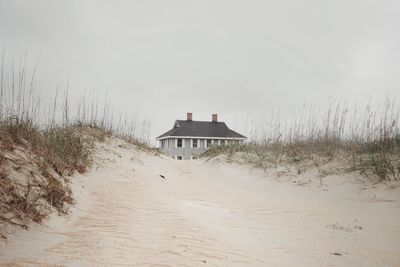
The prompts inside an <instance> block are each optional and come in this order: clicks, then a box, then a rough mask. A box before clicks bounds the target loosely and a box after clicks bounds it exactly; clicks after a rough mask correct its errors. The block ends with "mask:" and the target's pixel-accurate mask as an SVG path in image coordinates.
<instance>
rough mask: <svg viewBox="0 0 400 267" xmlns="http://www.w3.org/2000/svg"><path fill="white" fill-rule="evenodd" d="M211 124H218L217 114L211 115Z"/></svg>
mask: <svg viewBox="0 0 400 267" xmlns="http://www.w3.org/2000/svg"><path fill="white" fill-rule="evenodd" d="M212 122H218V114H212Z"/></svg>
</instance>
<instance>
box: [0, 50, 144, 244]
mask: <svg viewBox="0 0 400 267" xmlns="http://www.w3.org/2000/svg"><path fill="white" fill-rule="evenodd" d="M2 62H3V65H2V66H1V70H0V236H1V237H3V238H6V236H7V226H8V225H15V226H20V227H22V228H25V229H26V228H28V225H29V223H30V222H32V221H33V222H37V223H40V222H42V221H43V219H44V218H46V217H47V216H48V215H49V214H50V213H51V212H53V211H54V210H56V211H57V212H58V213H59V214H66V213H68V210H69V207H70V205H71V204H72V203H73V201H74V200H73V195H72V193H71V189H70V186H69V177H70V176H72V175H73V174H74V173H76V172H78V173H85V172H86V171H87V170H88V169H89V168H90V167H91V164H92V157H93V153H94V143H95V142H98V141H100V142H101V141H103V140H104V139H105V138H110V137H112V136H117V137H120V138H123V139H124V140H126V141H127V142H129V143H132V144H135V145H137V146H138V147H139V148H142V149H150V148H149V146H148V143H147V140H148V131H149V124H148V123H147V122H143V123H140V124H139V123H137V122H136V121H129V120H128V118H123V117H122V116H121V115H120V117H119V118H118V120H115V119H114V118H113V114H112V111H111V110H110V104H109V103H106V102H105V103H103V104H99V100H98V97H96V96H95V95H94V96H91V97H87V96H83V97H82V98H81V100H80V101H79V105H78V106H77V107H75V108H74V107H73V106H72V105H71V104H70V103H71V101H70V97H69V95H68V85H66V86H65V88H63V87H62V86H60V87H57V88H56V89H55V95H54V100H53V103H52V104H51V105H47V106H46V105H45V104H44V103H43V95H41V94H40V88H39V83H38V82H37V81H36V77H35V75H36V67H35V68H33V69H32V70H31V71H29V70H28V68H27V67H26V65H22V66H21V67H20V68H19V70H18V71H15V70H14V69H11V71H9V72H7V71H6V69H5V67H4V55H3V60H2ZM96 99H97V100H96ZM113 121H118V122H119V123H118V124H115V123H113Z"/></svg>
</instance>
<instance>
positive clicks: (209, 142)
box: [207, 139, 211, 147]
mask: <svg viewBox="0 0 400 267" xmlns="http://www.w3.org/2000/svg"><path fill="white" fill-rule="evenodd" d="M210 146H211V140H210V139H208V140H207V147H210Z"/></svg>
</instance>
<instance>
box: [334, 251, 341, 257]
mask: <svg viewBox="0 0 400 267" xmlns="http://www.w3.org/2000/svg"><path fill="white" fill-rule="evenodd" d="M333 255H335V256H342V253H337V252H335V253H333Z"/></svg>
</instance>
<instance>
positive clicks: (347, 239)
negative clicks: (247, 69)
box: [0, 140, 400, 266]
mask: <svg viewBox="0 0 400 267" xmlns="http://www.w3.org/2000/svg"><path fill="white" fill-rule="evenodd" d="M118 144H121V143H120V142H117V141H115V140H114V141H113V142H111V143H110V144H108V145H104V144H103V145H99V146H101V148H99V151H102V152H101V153H100V154H99V156H98V159H97V160H96V161H97V162H99V163H100V165H101V166H97V167H96V168H94V169H93V170H92V171H91V173H89V174H86V175H85V176H76V177H73V178H72V180H73V181H74V182H73V190H74V194H75V197H76V201H77V204H76V205H75V206H74V207H73V208H72V209H71V214H70V216H68V217H67V218H65V217H59V216H57V215H53V216H52V217H51V218H50V220H49V221H47V222H46V223H45V225H43V226H33V227H32V228H31V229H30V231H23V230H16V231H15V233H14V234H12V235H11V236H10V237H9V241H8V243H7V244H6V245H4V244H2V245H0V262H1V263H3V264H4V265H6V264H7V263H12V264H13V265H17V264H20V265H21V266H26V265H47V264H48V265H52V264H58V265H68V266H118V265H121V266H122V265H125V266H131V265H145V266H146V265H154V266H176V265H179V266H207V265H209V266H241V265H250V266H400V201H399V198H400V191H399V190H398V189H384V188H376V189H373V188H368V189H364V190H363V185H362V184H361V183H360V182H355V180H354V179H350V178H349V177H345V178H344V177H334V176H332V177H328V178H326V180H325V182H326V183H327V186H324V187H318V183H314V182H312V183H310V184H307V185H304V186H299V185H297V183H292V182H288V181H284V182H282V181H277V180H276V179H275V178H272V177H263V176H262V175H258V174H257V173H253V174H252V173H251V172H250V171H249V170H248V169H246V167H245V166H238V165H228V164H217V163H204V162H201V161H174V160H170V159H165V158H159V157H158V158H157V157H153V156H151V155H145V154H143V153H139V152H135V151H133V150H132V149H131V148H128V149H126V148H121V147H119V146H118ZM160 174H162V175H165V177H166V179H165V180H164V179H162V178H161V177H160V176H159V175H160ZM324 189H325V190H324ZM326 190H327V191H326ZM335 253H337V255H335Z"/></svg>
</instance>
